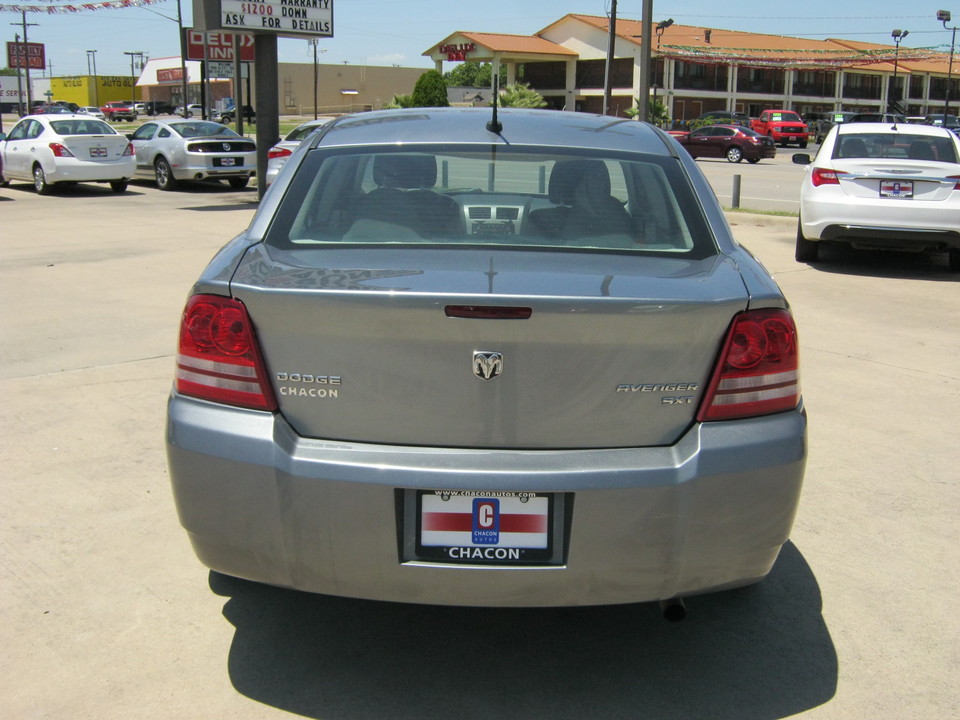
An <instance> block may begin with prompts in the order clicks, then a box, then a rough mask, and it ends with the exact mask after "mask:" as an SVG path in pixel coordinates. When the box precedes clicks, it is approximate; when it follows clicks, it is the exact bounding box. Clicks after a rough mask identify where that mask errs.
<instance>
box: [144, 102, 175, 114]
mask: <svg viewBox="0 0 960 720" xmlns="http://www.w3.org/2000/svg"><path fill="white" fill-rule="evenodd" d="M143 111H144V113H145V114H147V115H150V116H153V115H172V114H173V105H171V104H170V103H168V102H165V101H163V100H148V101H147V102H145V103H143Z"/></svg>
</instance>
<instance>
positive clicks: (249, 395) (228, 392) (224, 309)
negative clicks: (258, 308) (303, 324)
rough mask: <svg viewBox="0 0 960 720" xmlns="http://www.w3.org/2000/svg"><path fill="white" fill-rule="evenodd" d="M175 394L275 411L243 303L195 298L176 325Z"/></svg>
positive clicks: (258, 349)
mask: <svg viewBox="0 0 960 720" xmlns="http://www.w3.org/2000/svg"><path fill="white" fill-rule="evenodd" d="M176 378H177V380H176V387H177V392H179V393H180V394H181V395H190V396H192V397H197V398H202V399H203V400H212V401H213V402H219V403H224V404H227V405H237V406H240V407H246V408H253V409H255V410H271V411H272V410H276V409H277V401H276V399H275V397H274V394H273V390H272V388H271V387H270V383H269V381H268V375H267V371H266V366H265V365H264V362H263V358H262V357H261V355H260V347H259V345H258V344H257V338H256V334H255V333H254V331H253V326H252V325H251V323H250V316H249V315H248V314H247V309H246V307H244V305H243V303H241V302H240V301H238V300H234V299H232V298H227V297H221V296H219V295H194V296H193V297H192V298H190V300H189V301H188V302H187V307H186V309H184V311H183V320H182V322H181V325H180V347H179V352H178V354H177V376H176Z"/></svg>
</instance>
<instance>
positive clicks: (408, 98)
mask: <svg viewBox="0 0 960 720" xmlns="http://www.w3.org/2000/svg"><path fill="white" fill-rule="evenodd" d="M409 107H416V106H415V105H414V104H413V95H394V96H393V99H392V100H391V101H390V102H388V103H387V104H386V105H384V106H383V109H384V110H398V109H399V108H409Z"/></svg>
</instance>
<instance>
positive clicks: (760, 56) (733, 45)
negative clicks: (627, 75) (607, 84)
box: [424, 13, 947, 73]
mask: <svg viewBox="0 0 960 720" xmlns="http://www.w3.org/2000/svg"><path fill="white" fill-rule="evenodd" d="M571 22H573V23H580V24H584V25H588V26H591V27H593V28H594V29H596V30H601V31H603V32H604V33H606V32H607V31H608V28H609V19H608V18H607V17H605V16H596V15H581V14H576V13H570V14H567V15H564V16H563V17H562V18H560V19H558V20H556V21H554V22H553V23H551V24H550V25H548V26H547V27H545V28H543V29H542V30H540V31H539V32H537V33H536V34H534V35H501V34H496V33H479V32H466V31H460V32H457V33H453V34H452V35H450V36H448V38H447V39H445V40H444V41H443V42H441V43H438V44H437V45H434V46H433V47H432V48H430V49H429V50H428V51H426V52H425V53H424V55H433V54H436V53H438V52H439V51H440V48H442V47H444V46H445V45H449V44H454V45H455V44H458V43H463V42H467V43H475V44H476V45H478V46H480V47H481V48H483V49H484V50H486V51H487V52H488V53H490V54H492V53H504V54H509V55H513V56H516V55H541V56H544V59H549V57H550V56H566V57H570V56H574V57H576V56H578V53H576V52H575V51H573V50H571V49H569V48H566V47H564V46H563V45H560V44H559V43H556V42H553V41H551V40H549V39H548V37H549V35H550V34H552V33H555V31H556V30H557V29H559V28H560V27H561V26H563V25H564V24H568V23H571ZM616 32H617V37H618V38H620V39H621V40H625V41H627V42H631V43H635V44H637V45H641V44H642V34H643V23H642V22H640V21H638V20H628V19H618V20H617V28H616ZM651 40H652V41H653V42H655V43H656V52H657V54H659V55H660V56H663V57H668V58H673V59H676V60H685V61H688V62H700V63H724V64H727V63H737V64H738V65H744V66H756V67H777V68H810V69H824V68H829V67H836V68H838V69H839V68H848V69H862V70H878V71H881V72H892V71H893V66H894V61H895V60H896V61H897V63H898V68H899V69H900V71H901V72H904V73H909V72H910V71H911V70H912V71H914V72H933V73H938V72H942V73H946V72H947V55H946V54H945V53H936V52H932V51H930V50H928V49H925V48H905V47H899V48H898V47H896V46H895V45H880V44H873V43H861V42H855V41H849V40H839V39H832V38H831V39H828V40H811V39H807V38H795V37H790V36H786V35H765V34H762V33H752V32H741V31H739V30H725V29H721V28H708V27H701V26H694V25H678V24H672V25H670V26H669V27H667V28H664V29H663V31H662V32H661V33H659V37H656V38H654V37H653V36H652V35H651ZM451 59H461V58H451ZM471 59H479V58H477V57H476V54H474V56H473V57H471ZM557 59H559V58H557Z"/></svg>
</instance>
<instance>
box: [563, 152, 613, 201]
mask: <svg viewBox="0 0 960 720" xmlns="http://www.w3.org/2000/svg"><path fill="white" fill-rule="evenodd" d="M581 182H585V183H587V184H588V187H589V189H590V190H589V192H590V194H591V195H593V194H596V195H597V196H607V195H609V194H610V174H609V173H608V172H607V166H606V165H604V164H603V162H602V161H600V160H560V161H559V162H557V163H556V164H555V165H554V166H553V170H552V171H551V172H550V187H549V189H548V191H549V194H550V201H551V202H552V203H555V204H557V205H573V204H574V199H575V198H576V195H577V188H578V187H579V185H580V183H581Z"/></svg>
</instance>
